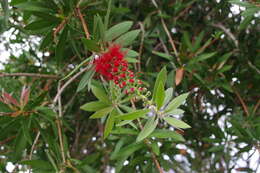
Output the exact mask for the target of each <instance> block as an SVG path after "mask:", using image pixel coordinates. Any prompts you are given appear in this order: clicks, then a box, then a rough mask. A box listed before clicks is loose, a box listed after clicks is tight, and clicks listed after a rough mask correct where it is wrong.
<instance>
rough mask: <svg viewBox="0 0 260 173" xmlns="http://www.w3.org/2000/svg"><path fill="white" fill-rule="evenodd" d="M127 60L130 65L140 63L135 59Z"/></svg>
mask: <svg viewBox="0 0 260 173" xmlns="http://www.w3.org/2000/svg"><path fill="white" fill-rule="evenodd" d="M125 60H126V61H127V62H129V63H139V61H138V60H137V59H135V58H125Z"/></svg>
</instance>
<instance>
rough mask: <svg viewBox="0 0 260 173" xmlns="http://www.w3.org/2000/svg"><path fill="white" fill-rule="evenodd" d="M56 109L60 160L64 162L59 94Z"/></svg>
mask: <svg viewBox="0 0 260 173" xmlns="http://www.w3.org/2000/svg"><path fill="white" fill-rule="evenodd" d="M59 90H60V82H59V84H58V92H59ZM58 110H59V115H58V118H57V126H58V136H59V141H60V148H61V156H62V161H63V163H64V164H66V158H65V153H64V146H63V137H62V130H61V126H62V124H61V118H62V105H61V95H60V96H59V97H58Z"/></svg>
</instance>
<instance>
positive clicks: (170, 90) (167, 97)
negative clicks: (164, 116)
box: [163, 88, 173, 105]
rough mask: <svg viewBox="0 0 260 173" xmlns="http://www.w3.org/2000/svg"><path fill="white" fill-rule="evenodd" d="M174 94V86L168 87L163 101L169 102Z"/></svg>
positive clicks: (164, 102)
mask: <svg viewBox="0 0 260 173" xmlns="http://www.w3.org/2000/svg"><path fill="white" fill-rule="evenodd" d="M172 94H173V88H168V89H167V90H166V91H165V98H164V101H163V105H165V104H167V103H168V102H169V101H170V100H171V99H172Z"/></svg>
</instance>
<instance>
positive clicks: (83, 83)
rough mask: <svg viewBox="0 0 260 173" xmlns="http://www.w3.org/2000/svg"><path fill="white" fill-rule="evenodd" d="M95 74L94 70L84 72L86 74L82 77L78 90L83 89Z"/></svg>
mask: <svg viewBox="0 0 260 173" xmlns="http://www.w3.org/2000/svg"><path fill="white" fill-rule="evenodd" d="M94 74H95V72H94V71H93V70H89V71H87V72H86V73H85V74H84V76H83V77H82V79H81V80H80V82H79V85H78V88H77V92H79V91H81V90H83V89H84V88H85V87H86V86H87V85H88V83H89V81H90V80H91V79H92V77H93V76H94Z"/></svg>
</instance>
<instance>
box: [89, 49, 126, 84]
mask: <svg viewBox="0 0 260 173" xmlns="http://www.w3.org/2000/svg"><path fill="white" fill-rule="evenodd" d="M120 48H121V47H120V46H119V45H114V46H112V47H110V48H109V49H108V51H107V52H105V53H104V54H102V55H100V56H99V58H97V59H95V60H94V62H93V64H94V65H95V71H96V72H97V73H99V74H100V75H101V76H103V77H104V78H105V79H106V80H113V79H114V76H115V75H117V74H116V73H118V72H120V69H121V70H122V71H127V67H128V63H127V61H126V60H124V55H125V54H124V52H122V51H121V50H120Z"/></svg>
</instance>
